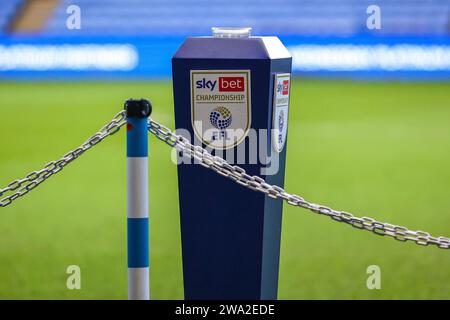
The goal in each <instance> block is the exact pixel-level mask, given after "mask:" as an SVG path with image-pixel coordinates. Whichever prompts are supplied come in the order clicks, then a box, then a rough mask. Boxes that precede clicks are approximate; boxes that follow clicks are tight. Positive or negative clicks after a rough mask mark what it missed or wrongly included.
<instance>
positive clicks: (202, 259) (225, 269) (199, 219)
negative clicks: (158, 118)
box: [172, 37, 292, 299]
mask: <svg viewBox="0 0 450 320" xmlns="http://www.w3.org/2000/svg"><path fill="white" fill-rule="evenodd" d="M291 65H292V60H291V57H290V55H289V53H288V52H287V50H286V49H285V47H284V46H283V45H282V44H281V42H279V40H278V38H275V37H249V38H213V37H199V38H188V39H186V41H185V42H184V43H183V44H182V46H181V47H180V48H179V50H178V51H177V53H176V54H175V55H174V57H173V59H172V68H173V90H174V102H175V123H176V128H177V129H186V130H187V131H188V132H189V134H190V136H191V138H193V137H194V136H195V133H194V128H193V127H194V125H193V121H192V120H193V119H192V118H193V114H192V113H193V112H192V111H193V110H194V109H193V108H192V103H193V100H192V99H193V96H192V95H195V92H194V91H193V88H192V86H197V87H200V88H204V87H206V88H211V87H213V84H212V81H211V85H208V81H207V80H208V78H207V79H206V80H205V81H203V80H196V79H197V78H195V79H194V78H193V77H194V76H195V74H196V71H199V70H201V72H202V73H205V74H206V73H207V71H208V70H212V71H213V72H216V71H217V70H222V71H224V75H225V76H226V75H227V72H226V71H227V70H228V71H229V70H231V73H233V72H239V70H245V72H246V74H245V76H247V75H248V79H247V81H248V82H247V84H248V88H247V89H248V90H247V91H248V92H247V93H248V95H249V101H250V106H251V112H249V115H248V116H249V119H248V122H249V125H250V128H252V129H256V130H258V129H271V128H272V127H273V121H274V110H273V108H274V103H273V101H274V87H275V85H276V83H274V82H275V81H277V80H276V77H275V75H276V74H290V72H291ZM198 79H200V78H198ZM225 79H226V81H228V82H226V83H225V84H222V83H221V84H220V85H221V86H222V87H224V88H228V89H224V90H231V91H232V90H239V88H237V89H235V88H236V87H239V85H240V84H239V82H238V81H239V79H240V78H239V77H236V75H235V74H232V75H231V76H230V77H228V78H227V77H225ZM230 79H231V80H230ZM233 79H234V80H233ZM236 79H237V80H236ZM233 81H234V82H233ZM197 82H198V83H197ZM216 85H219V84H216ZM199 90H200V89H199ZM201 90H203V89H201ZM204 90H206V89H204ZM202 92H203V91H202ZM205 92H206V91H205ZM228 92H229V91H228ZM196 103H197V102H196ZM199 106H201V104H199ZM219 106H220V105H219ZM199 108H200V107H199ZM215 110H216V109H215ZM217 110H219V111H217V112H219V113H220V112H222V111H221V110H222V109H217ZM230 110H232V109H231V108H230ZM232 111H233V110H232ZM197 112H203V111H202V110H201V109H199V110H198V111H197ZM219 115H220V116H224V113H220V114H219ZM225 116H226V114H225ZM215 120H216V118H214V115H212V116H211V118H210V121H215ZM237 120H238V116H236V115H234V114H233V121H237ZM286 120H287V118H286ZM215 124H217V123H215ZM221 124H222V125H224V126H226V125H228V123H227V122H225V121H224V122H222V123H221ZM284 125H286V126H287V121H286V123H285V124H284ZM248 139H249V138H248V137H246V138H245V139H244V140H243V141H242V142H240V143H239V146H234V149H235V150H237V148H238V147H242V146H245V150H246V154H249V152H250V150H249V149H250V148H249V146H248ZM261 139H263V140H262V141H261ZM213 140H214V139H212V140H208V141H213ZM257 140H258V146H259V145H260V144H259V143H260V142H261V143H262V145H264V144H266V148H267V152H266V154H265V155H263V156H262V157H260V158H258V161H257V163H253V164H251V163H250V160H249V159H246V163H244V164H239V166H241V167H242V168H244V169H245V170H246V171H247V173H248V174H250V175H258V176H260V177H262V178H263V179H265V180H266V182H268V183H270V184H276V185H278V186H281V187H283V186H284V172H285V158H286V145H285V143H284V148H283V149H282V150H281V152H279V170H278V172H277V173H276V174H274V175H263V174H261V168H263V167H265V166H266V165H265V163H267V160H268V158H270V157H271V155H272V153H273V152H276V151H274V146H273V145H272V144H273V137H272V135H271V132H270V131H269V132H268V133H267V134H266V135H261V136H257ZM212 143H214V142H212ZM202 146H203V147H206V146H210V147H211V145H209V144H208V143H203V144H202ZM215 152H216V151H215V149H214V148H212V153H213V154H214V153H215ZM235 160H236V159H235ZM178 185H179V201H180V222H181V239H182V255H183V275H184V293H185V298H186V299H276V298H277V288H278V269H279V253H280V239H281V220H282V219H281V218H282V202H281V201H280V200H274V199H271V198H269V197H267V196H265V195H264V194H262V193H258V192H255V191H252V190H249V189H247V188H245V187H243V186H240V185H238V184H236V183H235V182H233V181H232V180H230V179H227V178H224V177H222V176H219V175H217V174H216V173H214V172H212V171H211V170H208V169H206V168H204V167H202V166H200V165H198V164H180V165H179V166H178Z"/></svg>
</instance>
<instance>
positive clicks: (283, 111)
mask: <svg viewBox="0 0 450 320" xmlns="http://www.w3.org/2000/svg"><path fill="white" fill-rule="evenodd" d="M290 85H291V75H290V74H289V73H283V74H276V75H275V81H274V93H273V119H272V123H273V125H272V144H273V149H274V150H275V151H276V152H281V151H283V148H284V145H285V143H286V134H287V123H288V112H289V90H290Z"/></svg>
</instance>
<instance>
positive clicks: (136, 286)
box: [128, 267, 150, 300]
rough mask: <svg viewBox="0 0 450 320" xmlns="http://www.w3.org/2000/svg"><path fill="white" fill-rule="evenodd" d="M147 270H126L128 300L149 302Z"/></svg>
mask: <svg viewBox="0 0 450 320" xmlns="http://www.w3.org/2000/svg"><path fill="white" fill-rule="evenodd" d="M149 283H150V277H149V268H148V267H147V268H128V299H129V300H149V299H150V290H149Z"/></svg>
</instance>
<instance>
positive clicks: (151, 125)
mask: <svg viewBox="0 0 450 320" xmlns="http://www.w3.org/2000/svg"><path fill="white" fill-rule="evenodd" d="M148 130H149V131H150V132H151V133H152V134H153V135H155V136H156V137H157V138H158V139H160V140H162V141H164V142H165V143H166V144H168V145H169V146H171V147H173V148H176V149H177V151H179V152H181V153H182V155H183V156H187V157H190V158H193V159H195V160H197V161H198V163H199V164H200V165H202V166H203V167H205V168H208V169H211V170H213V171H215V172H217V173H218V174H220V175H222V176H224V177H227V178H229V179H232V180H233V181H235V182H236V183H238V184H240V185H242V186H244V187H247V188H249V189H251V190H254V191H258V192H262V193H264V194H266V195H267V196H269V197H271V198H273V199H282V200H284V201H286V202H287V203H288V204H290V205H292V206H297V207H301V208H305V209H308V210H310V211H312V212H315V213H318V214H322V215H325V216H328V217H330V218H331V219H333V220H335V221H338V222H343V223H346V224H349V225H351V226H353V227H354V228H357V229H363V230H368V231H371V232H373V233H375V234H377V235H380V236H389V237H392V238H394V239H396V240H399V241H403V242H405V241H414V242H415V243H416V244H418V245H423V246H428V245H435V246H437V247H439V248H442V249H449V248H450V238H447V237H433V236H431V235H430V234H429V233H428V232H424V231H411V230H408V229H407V228H405V227H401V226H396V225H392V224H389V223H384V222H379V221H376V220H374V219H372V218H368V217H362V218H358V217H355V216H353V215H352V214H351V213H348V212H344V211H337V210H333V209H331V208H328V207H325V206H321V205H318V204H315V203H311V202H308V201H306V200H305V199H303V198H302V197H300V196H297V195H293V194H289V193H287V192H286V191H285V190H284V189H283V188H281V187H278V186H276V185H270V184H268V183H266V182H265V181H264V179H262V178H261V177H258V176H250V175H248V174H247V173H246V172H245V170H244V169H242V168H241V167H238V166H233V165H230V164H229V163H228V162H226V161H225V160H224V159H222V158H220V157H218V156H213V155H211V154H210V153H209V152H208V151H207V150H206V149H203V148H202V147H201V146H195V145H192V144H191V143H190V142H189V140H188V139H187V138H185V137H183V136H180V135H176V134H174V133H173V132H172V131H171V130H170V129H168V128H167V127H165V126H163V125H161V124H159V123H157V122H155V121H154V120H152V119H149V120H148Z"/></svg>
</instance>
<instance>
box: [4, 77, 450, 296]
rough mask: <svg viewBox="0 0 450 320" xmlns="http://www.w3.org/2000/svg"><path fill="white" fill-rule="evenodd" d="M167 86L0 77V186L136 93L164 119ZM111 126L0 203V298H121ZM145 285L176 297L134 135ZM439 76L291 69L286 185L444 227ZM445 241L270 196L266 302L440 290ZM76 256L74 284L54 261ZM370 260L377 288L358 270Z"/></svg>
mask: <svg viewBox="0 0 450 320" xmlns="http://www.w3.org/2000/svg"><path fill="white" fill-rule="evenodd" d="M171 90H172V88H171V84H170V82H168V81H167V82H164V81H160V82H150V81H149V82H110V83H109V82H101V83H100V82H87V83H83V82H70V83H54V82H41V83H32V82H29V83H28V82H24V83H17V82H1V83H0V111H1V113H0V114H1V125H0V185H1V186H2V187H3V186H5V185H7V184H8V183H9V182H10V181H12V180H14V179H17V178H22V177H24V176H25V175H26V174H27V173H28V172H30V171H33V170H38V169H40V168H41V167H42V166H43V165H44V164H45V163H47V162H48V161H50V160H54V159H57V158H59V157H60V156H62V155H63V154H64V153H66V152H67V151H69V149H73V148H75V147H77V146H78V145H79V144H80V143H82V142H83V141H84V140H85V139H86V138H87V137H89V136H90V135H91V134H92V133H94V132H95V131H96V130H97V129H99V128H100V127H101V126H102V125H103V124H105V123H106V122H107V121H109V120H110V119H111V118H112V116H113V115H114V114H115V113H116V112H118V111H120V110H121V109H122V105H123V101H124V100H125V99H127V98H130V97H148V98H150V99H151V100H152V102H153V106H154V113H153V117H154V118H155V119H156V120H157V121H159V122H161V123H163V124H166V125H168V126H169V127H171V128H173V127H174V118H173V104H172V91H171ZM124 143H125V134H124V131H121V132H120V133H118V134H117V135H115V136H113V137H111V138H109V139H108V140H107V141H105V142H103V143H101V144H100V145H98V146H97V147H95V149H94V150H91V151H89V152H87V153H86V154H84V155H83V156H82V157H81V158H80V159H78V160H77V161H76V162H74V163H72V164H70V165H69V166H68V167H67V168H66V169H64V171H63V172H62V173H60V174H58V175H57V176H55V177H53V178H51V179H50V180H49V181H47V182H45V183H43V184H42V185H41V186H40V187H39V188H38V189H37V190H34V191H32V192H31V193H30V194H29V195H27V196H26V197H24V198H22V199H19V200H17V201H16V202H15V203H14V204H13V205H11V206H9V207H6V208H1V209H0V298H1V299H50V298H55V299H126V297H127V283H126V282H127V265H126V242H125V240H126V220H125V164H126V162H125V144H124ZM149 157H150V158H149V175H150V219H151V220H150V221H151V222H150V225H151V227H150V228H151V249H150V250H151V261H150V264H151V266H150V268H151V269H150V270H151V291H152V298H154V299H182V298H183V284H182V267H181V247H180V232H179V229H180V228H179V219H178V214H179V213H178V196H177V180H176V166H175V165H174V164H172V162H171V161H170V149H169V147H167V146H166V145H163V143H161V142H159V141H158V140H157V139H156V138H154V137H150V155H149ZM449 163H450V84H449V83H444V84H442V83H441V84H439V83H381V82H372V83H369V82H352V81H341V80H340V81H338V80H335V81H332V80H329V81H319V80H295V81H294V83H293V87H292V95H291V108H290V118H289V136H288V156H287V172H286V189H287V190H288V191H289V192H291V193H296V194H299V195H301V196H304V197H305V198H306V199H308V200H311V201H314V202H317V203H321V204H325V205H328V206H330V207H333V208H336V209H339V210H345V211H348V212H351V213H354V214H356V215H358V216H370V217H373V218H375V219H378V220H381V221H386V222H390V223H393V224H398V225H405V226H407V227H409V228H411V229H413V230H424V231H429V232H431V233H432V234H433V235H437V236H439V235H444V236H450V196H449V194H450V166H449ZM449 254H450V252H449V251H448V250H447V251H446V250H440V249H437V248H435V247H421V246H417V245H415V244H413V243H401V242H397V241H395V240H393V239H391V238H387V237H379V236H376V235H373V234H371V233H369V232H366V231H360V230H356V229H354V228H351V227H349V226H347V225H344V224H340V223H337V222H334V221H333V220H331V219H329V218H326V217H323V216H318V215H316V214H313V213H310V212H308V211H306V210H303V209H300V208H293V207H290V206H287V205H285V206H284V212H283V234H282V244H281V258H280V259H281V261H280V278H279V298H280V299H449V298H450V271H449V270H450V260H449V259H450V255H449ZM73 264H75V265H79V266H80V267H81V290H68V289H67V288H66V278H67V276H68V275H67V274H66V268H67V266H69V265H73ZM369 265H378V266H380V268H381V290H368V289H367V287H366V279H367V277H368V276H369V275H368V274H367V273H366V269H367V267H368V266H369Z"/></svg>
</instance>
